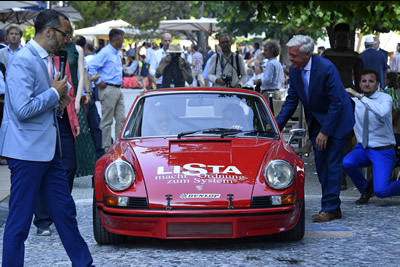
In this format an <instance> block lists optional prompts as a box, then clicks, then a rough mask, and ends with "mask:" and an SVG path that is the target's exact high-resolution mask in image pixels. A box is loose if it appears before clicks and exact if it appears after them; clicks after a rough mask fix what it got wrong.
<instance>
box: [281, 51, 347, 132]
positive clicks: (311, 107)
mask: <svg viewBox="0 0 400 267" xmlns="http://www.w3.org/2000/svg"><path fill="white" fill-rule="evenodd" d="M289 78H290V82H289V90H288V96H287V97H286V101H285V103H284V104H283V106H282V109H281V111H280V112H279V115H278V117H277V119H276V121H277V123H278V126H279V129H281V130H282V129H283V127H284V126H285V125H286V123H287V121H288V120H289V119H290V118H291V117H292V115H293V113H294V112H295V110H296V108H297V105H298V103H299V100H300V101H301V102H302V104H303V106H304V113H305V115H306V119H307V125H308V129H309V133H310V136H312V135H314V136H315V134H317V133H318V132H323V133H324V134H327V135H329V136H333V137H336V138H343V137H345V136H346V135H347V134H348V133H349V132H350V131H351V130H352V129H353V125H354V123H355V119H354V110H353V106H352V104H351V99H350V96H349V95H348V93H347V92H346V90H345V89H344V87H343V84H342V82H341V80H340V74H339V72H338V70H337V69H336V67H335V65H333V64H332V62H331V61H329V60H328V59H325V58H322V57H320V56H315V55H313V56H312V64H311V72H310V82H309V88H308V90H309V91H308V95H309V96H310V99H307V97H306V95H305V92H304V85H303V80H302V77H301V69H300V68H293V67H291V68H290V72H289ZM313 119H315V120H316V121H317V122H318V124H319V125H318V124H316V123H312V120H313ZM312 133H313V134H312Z"/></svg>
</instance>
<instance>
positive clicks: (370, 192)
mask: <svg viewBox="0 0 400 267" xmlns="http://www.w3.org/2000/svg"><path fill="white" fill-rule="evenodd" d="M373 194H374V184H373V181H372V179H371V180H369V181H368V186H367V188H366V189H365V191H364V192H363V193H362V194H361V196H360V198H359V199H357V200H356V204H357V205H365V204H367V203H368V201H369V199H370V198H371V197H372V196H373Z"/></svg>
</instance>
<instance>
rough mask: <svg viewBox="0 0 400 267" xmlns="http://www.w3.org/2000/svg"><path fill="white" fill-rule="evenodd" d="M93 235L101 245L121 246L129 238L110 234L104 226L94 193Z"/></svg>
mask: <svg viewBox="0 0 400 267" xmlns="http://www.w3.org/2000/svg"><path fill="white" fill-rule="evenodd" d="M93 234H94V239H95V240H96V242H97V243H98V244H100V245H109V244H120V243H123V242H125V241H126V239H127V237H126V236H123V235H117V234H113V233H111V232H109V231H108V230H107V229H106V228H105V227H104V225H103V223H102V222H101V219H100V215H99V209H98V208H97V205H96V197H95V194H94V192H93Z"/></svg>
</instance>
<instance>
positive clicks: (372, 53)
mask: <svg viewBox="0 0 400 267" xmlns="http://www.w3.org/2000/svg"><path fill="white" fill-rule="evenodd" d="M360 56H361V60H362V64H361V70H364V69H373V70H375V71H376V72H378V73H379V82H380V84H381V88H385V86H386V85H385V77H386V70H387V69H388V65H387V60H386V59H385V55H384V53H383V51H377V50H375V49H374V48H372V47H371V48H367V49H366V50H365V51H364V52H362V53H361V54H360Z"/></svg>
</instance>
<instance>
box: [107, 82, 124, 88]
mask: <svg viewBox="0 0 400 267" xmlns="http://www.w3.org/2000/svg"><path fill="white" fill-rule="evenodd" d="M105 84H106V85H108V86H114V87H117V88H120V87H121V85H120V84H111V83H105Z"/></svg>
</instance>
